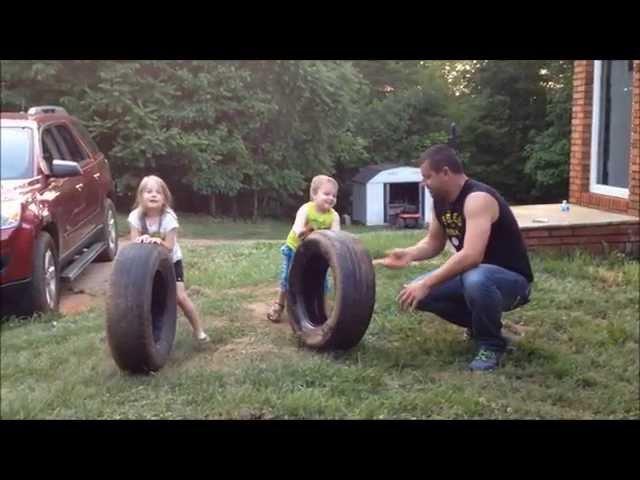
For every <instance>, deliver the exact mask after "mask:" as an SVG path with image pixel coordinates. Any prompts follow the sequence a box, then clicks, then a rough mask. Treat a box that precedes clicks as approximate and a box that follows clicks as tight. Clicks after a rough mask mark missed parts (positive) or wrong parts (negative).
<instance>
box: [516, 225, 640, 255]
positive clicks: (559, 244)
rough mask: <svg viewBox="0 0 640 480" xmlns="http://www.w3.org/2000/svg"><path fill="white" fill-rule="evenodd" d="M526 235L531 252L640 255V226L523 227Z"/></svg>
mask: <svg viewBox="0 0 640 480" xmlns="http://www.w3.org/2000/svg"><path fill="white" fill-rule="evenodd" d="M522 236H523V237H524V241H525V243H526V245H527V248H529V249H531V250H536V249H552V250H561V251H572V250H575V249H576V248H580V249H585V250H588V251H590V252H592V253H596V254H601V253H607V252H609V251H611V250H617V251H619V252H622V253H626V254H628V255H632V256H634V257H638V256H640V223H625V224H617V225H579V226H572V227H558V226H555V227H546V228H544V227H532V228H523V229H522Z"/></svg>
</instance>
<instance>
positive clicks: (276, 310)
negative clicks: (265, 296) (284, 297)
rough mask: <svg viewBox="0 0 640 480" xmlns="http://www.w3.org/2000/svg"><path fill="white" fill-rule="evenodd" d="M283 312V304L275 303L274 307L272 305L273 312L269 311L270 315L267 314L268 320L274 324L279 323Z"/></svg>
mask: <svg viewBox="0 0 640 480" xmlns="http://www.w3.org/2000/svg"><path fill="white" fill-rule="evenodd" d="M283 311H284V305H283V304H282V303H280V302H273V305H271V310H270V311H269V313H267V318H268V319H269V321H271V322H273V323H278V322H279V321H280V316H281V315H282V312H283Z"/></svg>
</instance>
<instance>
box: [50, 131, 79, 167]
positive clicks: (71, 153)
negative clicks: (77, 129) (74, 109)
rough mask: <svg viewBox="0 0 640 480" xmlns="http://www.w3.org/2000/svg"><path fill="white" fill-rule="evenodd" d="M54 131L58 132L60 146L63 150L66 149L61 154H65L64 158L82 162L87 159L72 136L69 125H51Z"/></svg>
mask: <svg viewBox="0 0 640 480" xmlns="http://www.w3.org/2000/svg"><path fill="white" fill-rule="evenodd" d="M53 130H54V132H55V133H57V134H58V139H59V140H60V141H59V142H58V143H62V145H61V147H62V149H63V150H66V152H65V153H63V155H65V158H64V160H71V161H73V162H78V163H82V162H84V161H85V160H87V158H88V155H87V154H86V152H84V150H83V149H82V147H81V146H80V144H78V142H77V141H76V139H75V138H73V134H72V133H71V130H69V127H67V126H66V125H56V126H55V127H53Z"/></svg>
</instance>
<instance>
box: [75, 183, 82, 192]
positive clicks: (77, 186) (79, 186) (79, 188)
mask: <svg viewBox="0 0 640 480" xmlns="http://www.w3.org/2000/svg"><path fill="white" fill-rule="evenodd" d="M83 188H84V184H82V183H79V184H78V185H76V190H78V191H79V192H81V191H82V189H83Z"/></svg>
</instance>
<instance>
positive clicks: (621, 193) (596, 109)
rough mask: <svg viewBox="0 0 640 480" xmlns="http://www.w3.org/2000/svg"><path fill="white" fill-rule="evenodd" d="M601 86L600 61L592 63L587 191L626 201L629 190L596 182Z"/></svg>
mask: <svg viewBox="0 0 640 480" xmlns="http://www.w3.org/2000/svg"><path fill="white" fill-rule="evenodd" d="M601 86H602V60H594V62H593V101H592V115H591V158H590V161H589V164H590V169H591V171H590V175H589V191H590V192H592V193H599V194H601V195H609V196H611V197H619V198H624V199H628V198H629V189H628V188H622V187H612V186H610V185H602V184H600V183H596V182H597V178H598V153H599V148H598V144H599V141H600V137H599V134H600V98H601V96H600V93H601Z"/></svg>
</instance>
